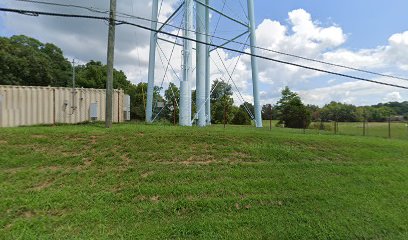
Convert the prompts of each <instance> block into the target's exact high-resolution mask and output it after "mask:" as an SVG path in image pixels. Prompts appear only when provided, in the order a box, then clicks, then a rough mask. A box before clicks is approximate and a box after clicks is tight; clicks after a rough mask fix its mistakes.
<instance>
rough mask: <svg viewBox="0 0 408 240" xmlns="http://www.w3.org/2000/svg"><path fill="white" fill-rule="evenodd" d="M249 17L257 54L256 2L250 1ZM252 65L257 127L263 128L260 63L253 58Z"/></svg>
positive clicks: (251, 38) (252, 48)
mask: <svg viewBox="0 0 408 240" xmlns="http://www.w3.org/2000/svg"><path fill="white" fill-rule="evenodd" d="M248 17H249V32H250V34H251V37H250V41H251V53H252V54H255V55H256V54H257V51H256V48H255V46H256V35H255V28H256V24H255V13H254V0H248ZM251 64H252V85H253V94H254V107H255V124H256V127H258V128H261V127H262V115H261V103H260V98H259V86H258V82H259V76H258V62H257V58H256V57H254V56H252V57H251Z"/></svg>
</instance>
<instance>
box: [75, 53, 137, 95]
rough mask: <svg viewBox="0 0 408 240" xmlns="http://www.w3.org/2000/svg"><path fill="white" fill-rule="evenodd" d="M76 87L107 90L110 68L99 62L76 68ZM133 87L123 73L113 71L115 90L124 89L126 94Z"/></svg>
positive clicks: (91, 62)
mask: <svg viewBox="0 0 408 240" xmlns="http://www.w3.org/2000/svg"><path fill="white" fill-rule="evenodd" d="M75 71H76V85H77V86H78V87H84V88H98V89H105V88H106V80H107V71H108V67H107V65H105V64H102V63H101V62H99V61H93V60H91V61H90V62H88V63H86V64H85V65H79V66H77V67H76V68H75ZM131 85H133V84H132V83H131V82H130V81H129V80H127V77H126V75H125V73H124V72H123V71H118V70H116V69H114V70H113V88H115V89H123V90H125V92H126V91H127V90H128V89H129V88H130V87H131Z"/></svg>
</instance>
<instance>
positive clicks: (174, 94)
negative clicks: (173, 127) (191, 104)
mask: <svg viewBox="0 0 408 240" xmlns="http://www.w3.org/2000/svg"><path fill="white" fill-rule="evenodd" d="M164 99H165V101H166V109H165V110H163V113H162V115H163V116H164V118H165V119H167V120H168V121H169V122H172V123H173V122H174V119H175V121H176V123H178V121H179V108H178V107H177V106H178V103H179V102H180V90H179V88H178V87H177V86H176V85H175V84H174V83H170V84H169V87H168V88H167V90H166V91H165V92H164ZM193 101H194V100H193Z"/></svg>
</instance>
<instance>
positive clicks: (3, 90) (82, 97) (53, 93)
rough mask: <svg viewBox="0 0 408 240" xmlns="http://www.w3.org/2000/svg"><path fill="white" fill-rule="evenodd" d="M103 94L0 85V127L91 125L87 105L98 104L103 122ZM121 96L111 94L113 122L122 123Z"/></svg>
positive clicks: (86, 90)
mask: <svg viewBox="0 0 408 240" xmlns="http://www.w3.org/2000/svg"><path fill="white" fill-rule="evenodd" d="M105 98H106V95H105V90H101V89H88V88H76V89H75V90H73V89H72V88H53V87H25V86H2V85H0V127H14V126H24V125H37V124H54V123H68V124H73V123H80V122H85V121H90V120H91V119H90V112H89V111H90V105H91V103H97V104H98V119H97V120H98V121H104V120H105ZM123 101H124V93H123V91H122V90H114V95H113V107H114V108H113V119H112V120H113V122H123V121H124V118H123V106H124V103H123Z"/></svg>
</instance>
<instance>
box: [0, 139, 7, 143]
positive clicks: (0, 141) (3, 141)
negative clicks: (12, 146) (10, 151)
mask: <svg viewBox="0 0 408 240" xmlns="http://www.w3.org/2000/svg"><path fill="white" fill-rule="evenodd" d="M7 143H8V142H7V141H6V140H0V144H7Z"/></svg>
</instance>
